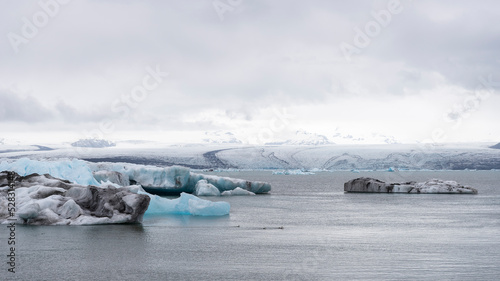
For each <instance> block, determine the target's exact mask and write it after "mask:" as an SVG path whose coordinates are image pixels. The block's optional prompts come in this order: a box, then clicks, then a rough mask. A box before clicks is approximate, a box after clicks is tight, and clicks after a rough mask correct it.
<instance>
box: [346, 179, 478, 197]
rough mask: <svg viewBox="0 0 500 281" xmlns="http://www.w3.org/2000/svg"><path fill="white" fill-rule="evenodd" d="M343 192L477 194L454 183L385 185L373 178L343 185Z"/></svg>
mask: <svg viewBox="0 0 500 281" xmlns="http://www.w3.org/2000/svg"><path fill="white" fill-rule="evenodd" d="M344 191H345V192H361V193H440V194H477V189H475V188H472V187H470V186H463V185H461V184H459V183H457V182H456V181H444V180H439V179H432V180H428V181H426V182H414V181H410V182H404V183H386V182H383V181H380V180H378V179H374V178H364V177H363V178H357V179H353V180H350V181H348V182H346V183H344Z"/></svg>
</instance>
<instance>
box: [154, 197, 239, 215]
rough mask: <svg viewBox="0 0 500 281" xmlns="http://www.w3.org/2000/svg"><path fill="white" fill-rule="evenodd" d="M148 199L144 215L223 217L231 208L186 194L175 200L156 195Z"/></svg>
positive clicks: (222, 203)
mask: <svg viewBox="0 0 500 281" xmlns="http://www.w3.org/2000/svg"><path fill="white" fill-rule="evenodd" d="M150 197H151V202H150V203H149V208H148V211H147V212H146V215H158V214H169V215H193V216H224V215H228V214H229V211H230V208H231V207H230V205H229V203H227V202H211V201H208V200H203V199H200V198H198V197H196V196H194V195H192V194H187V193H181V196H180V197H179V198H176V199H166V198H163V197H160V196H158V195H150Z"/></svg>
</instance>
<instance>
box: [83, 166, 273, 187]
mask: <svg viewBox="0 0 500 281" xmlns="http://www.w3.org/2000/svg"><path fill="white" fill-rule="evenodd" d="M88 165H89V167H90V169H91V170H92V171H94V173H96V172H97V171H99V173H100V174H99V180H101V181H107V180H109V181H111V182H114V183H118V184H119V182H116V179H115V176H114V175H113V174H112V173H109V175H110V176H106V173H105V172H106V171H107V172H118V173H120V174H122V175H123V177H125V178H128V179H129V180H130V183H133V184H139V185H141V186H142V187H143V188H144V190H146V191H147V192H149V193H153V194H160V195H161V194H180V193H182V192H185V193H194V194H196V185H197V183H198V182H199V181H200V180H204V182H203V184H205V181H206V184H211V185H212V186H213V187H215V188H217V189H218V190H219V192H221V193H222V192H224V191H227V190H233V189H235V188H237V187H239V188H242V189H244V190H247V191H250V192H253V193H257V194H258V193H268V192H269V191H271V185H270V184H269V183H266V182H260V181H247V180H242V179H234V178H229V177H219V176H214V175H204V174H198V173H193V172H191V170H190V169H189V168H186V167H181V166H171V167H155V166H145V165H137V164H128V163H88ZM111 175H112V176H111ZM212 190H213V189H212Z"/></svg>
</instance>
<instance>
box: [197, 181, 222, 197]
mask: <svg viewBox="0 0 500 281" xmlns="http://www.w3.org/2000/svg"><path fill="white" fill-rule="evenodd" d="M194 195H196V196H220V191H219V189H217V187H215V186H214V185H213V184H211V183H208V182H207V180H199V181H198V182H197V183H196V187H195V192H194Z"/></svg>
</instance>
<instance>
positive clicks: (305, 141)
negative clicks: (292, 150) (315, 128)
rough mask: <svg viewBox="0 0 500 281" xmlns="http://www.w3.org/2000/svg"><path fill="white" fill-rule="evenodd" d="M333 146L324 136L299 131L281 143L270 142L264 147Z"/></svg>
mask: <svg viewBox="0 0 500 281" xmlns="http://www.w3.org/2000/svg"><path fill="white" fill-rule="evenodd" d="M326 144H333V143H332V142H330V141H329V140H328V138H327V137H326V136H324V135H318V134H316V133H309V132H306V131H304V130H299V131H296V132H295V135H294V136H293V137H292V138H290V139H288V140H286V141H282V142H271V143H266V145H326Z"/></svg>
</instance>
